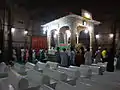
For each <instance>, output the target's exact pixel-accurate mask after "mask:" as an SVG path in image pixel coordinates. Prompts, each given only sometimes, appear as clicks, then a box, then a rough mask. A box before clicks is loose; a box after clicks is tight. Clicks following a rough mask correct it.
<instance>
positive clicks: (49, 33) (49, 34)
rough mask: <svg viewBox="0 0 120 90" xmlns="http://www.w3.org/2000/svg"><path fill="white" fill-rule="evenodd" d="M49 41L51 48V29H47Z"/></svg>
mask: <svg viewBox="0 0 120 90" xmlns="http://www.w3.org/2000/svg"><path fill="white" fill-rule="evenodd" d="M47 43H48V49H50V48H51V31H49V30H47Z"/></svg>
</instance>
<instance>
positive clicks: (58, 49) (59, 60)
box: [55, 47, 61, 64]
mask: <svg viewBox="0 0 120 90" xmlns="http://www.w3.org/2000/svg"><path fill="white" fill-rule="evenodd" d="M55 56H56V60H57V62H58V63H59V64H60V63H61V57H60V48H59V47H57V52H56V53H55Z"/></svg>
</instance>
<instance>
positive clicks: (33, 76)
mask: <svg viewBox="0 0 120 90" xmlns="http://www.w3.org/2000/svg"><path fill="white" fill-rule="evenodd" d="M26 78H27V79H28V81H29V86H30V87H38V86H41V85H43V84H46V85H49V84H50V78H49V77H48V76H47V75H44V74H42V73H40V72H38V71H35V70H29V71H28V72H27V77H26Z"/></svg>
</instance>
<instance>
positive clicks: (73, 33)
mask: <svg viewBox="0 0 120 90" xmlns="http://www.w3.org/2000/svg"><path fill="white" fill-rule="evenodd" d="M71 22H72V23H71V25H70V29H71V47H75V44H76V29H77V26H76V21H75V20H74V19H73V20H72V21H71Z"/></svg>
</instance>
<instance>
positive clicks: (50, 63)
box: [46, 61, 59, 70]
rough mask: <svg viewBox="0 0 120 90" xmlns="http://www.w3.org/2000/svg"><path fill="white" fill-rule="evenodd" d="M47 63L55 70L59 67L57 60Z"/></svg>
mask: <svg viewBox="0 0 120 90" xmlns="http://www.w3.org/2000/svg"><path fill="white" fill-rule="evenodd" d="M46 64H47V65H49V66H50V68H51V69H54V70H56V69H57V68H58V66H59V64H58V63H56V62H50V61H47V63H46Z"/></svg>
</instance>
